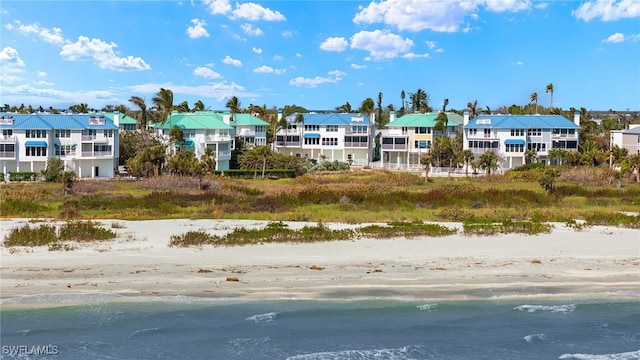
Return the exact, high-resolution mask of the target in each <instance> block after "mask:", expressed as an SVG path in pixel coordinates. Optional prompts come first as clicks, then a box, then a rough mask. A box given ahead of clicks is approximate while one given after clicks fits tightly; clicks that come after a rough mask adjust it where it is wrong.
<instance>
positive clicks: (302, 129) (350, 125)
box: [275, 113, 375, 166]
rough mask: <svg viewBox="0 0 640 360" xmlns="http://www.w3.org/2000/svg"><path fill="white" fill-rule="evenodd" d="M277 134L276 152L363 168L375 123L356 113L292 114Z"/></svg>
mask: <svg viewBox="0 0 640 360" xmlns="http://www.w3.org/2000/svg"><path fill="white" fill-rule="evenodd" d="M286 122H287V126H286V128H283V129H282V128H281V129H278V131H277V132H276V140H275V150H276V151H278V152H279V153H281V154H285V155H292V156H300V157H306V158H309V159H314V160H317V161H322V160H328V161H342V162H348V163H350V164H352V165H356V166H366V165H368V164H369V162H370V161H371V152H372V150H373V146H372V143H373V134H374V130H375V129H374V121H373V119H371V118H369V116H367V115H364V114H355V113H300V114H298V113H294V114H291V115H289V116H287V117H286Z"/></svg>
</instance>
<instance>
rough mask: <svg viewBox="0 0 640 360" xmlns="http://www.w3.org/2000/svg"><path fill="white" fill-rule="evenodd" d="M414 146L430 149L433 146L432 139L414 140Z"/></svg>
mask: <svg viewBox="0 0 640 360" xmlns="http://www.w3.org/2000/svg"><path fill="white" fill-rule="evenodd" d="M413 147H414V148H416V149H428V148H430V147H431V141H428V140H416V141H414V142H413Z"/></svg>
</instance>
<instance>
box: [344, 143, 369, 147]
mask: <svg viewBox="0 0 640 360" xmlns="http://www.w3.org/2000/svg"><path fill="white" fill-rule="evenodd" d="M368 145H369V144H368V143H366V142H364V143H363V142H346V141H345V143H344V147H348V148H362V149H366V148H367V146H368Z"/></svg>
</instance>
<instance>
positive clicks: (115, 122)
mask: <svg viewBox="0 0 640 360" xmlns="http://www.w3.org/2000/svg"><path fill="white" fill-rule="evenodd" d="M113 125H115V126H117V127H120V111H118V110H116V111H114V112H113Z"/></svg>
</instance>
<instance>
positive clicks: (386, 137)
mask: <svg viewBox="0 0 640 360" xmlns="http://www.w3.org/2000/svg"><path fill="white" fill-rule="evenodd" d="M439 114H440V112H428V113H423V114H420V113H414V114H405V115H403V116H400V117H398V118H396V117H395V113H394V112H393V111H392V112H391V113H390V117H389V123H388V124H387V129H385V130H382V131H381V136H380V158H381V160H380V166H381V167H383V168H387V169H407V170H416V169H422V168H423V167H424V166H422V165H421V164H420V158H421V157H422V155H423V154H426V153H428V152H429V151H430V149H431V145H432V144H433V141H434V139H435V138H436V137H438V136H449V137H455V136H456V130H459V129H461V126H462V121H463V119H462V116H460V115H458V114H456V113H453V112H445V115H447V122H446V123H445V124H444V128H443V129H444V130H435V129H434V128H435V127H436V121H437V120H436V119H437V117H438V115H439Z"/></svg>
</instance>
